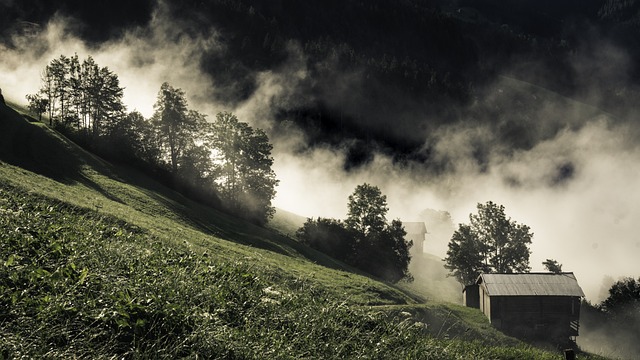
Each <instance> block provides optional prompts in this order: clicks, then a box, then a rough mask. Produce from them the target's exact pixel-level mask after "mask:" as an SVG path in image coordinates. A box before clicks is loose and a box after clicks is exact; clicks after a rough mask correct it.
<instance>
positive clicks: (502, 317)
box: [463, 272, 584, 338]
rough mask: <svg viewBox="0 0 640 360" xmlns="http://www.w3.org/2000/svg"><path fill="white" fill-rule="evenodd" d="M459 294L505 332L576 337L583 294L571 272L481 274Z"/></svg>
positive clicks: (524, 334) (538, 335) (536, 336)
mask: <svg viewBox="0 0 640 360" xmlns="http://www.w3.org/2000/svg"><path fill="white" fill-rule="evenodd" d="M463 294H464V299H465V305H467V306H470V307H476V308H479V309H480V310H481V311H482V312H483V313H484V314H485V315H486V316H487V317H488V318H489V321H490V322H491V324H492V325H493V326H494V327H496V328H498V329H500V330H501V331H503V332H505V333H508V334H511V335H515V336H519V337H531V338H567V337H569V338H573V337H575V336H578V329H579V324H580V300H581V298H582V297H584V293H583V292H582V289H581V288H580V286H579V285H578V281H577V280H576V277H575V276H574V275H573V273H570V272H565V273H558V274H554V273H525V274H481V275H480V276H479V277H478V280H477V281H476V284H474V285H470V286H467V287H465V289H464V291H463Z"/></svg>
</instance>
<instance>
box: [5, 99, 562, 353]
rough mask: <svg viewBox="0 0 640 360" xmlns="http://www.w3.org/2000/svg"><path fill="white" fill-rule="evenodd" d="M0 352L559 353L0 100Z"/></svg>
mask: <svg viewBox="0 0 640 360" xmlns="http://www.w3.org/2000/svg"><path fill="white" fill-rule="evenodd" d="M0 215H1V216H0V244H1V245H2V246H0V359H9V358H22V357H24V358H34V357H35V358H42V357H44V358H74V357H77V358H92V359H93V358H154V359H155V358H172V359H173V358H224V359H234V358H236V359H264V358H272V359H288V358H292V359H299V358H310V359H311V358H313V359H315V358H327V359H342V358H362V359H365V358H368V359H371V358H375V359H399V358H407V359H429V358H432V359H468V358H478V359H493V358H498V359H500V358H502V359H520V358H524V359H527V358H528V359H560V358H561V356H560V355H559V353H557V352H547V351H543V350H539V349H534V348H531V347H530V346H528V345H525V344H523V343H521V342H519V341H517V340H514V339H512V338H508V337H506V336H504V335H502V334H500V333H499V332H497V331H495V330H494V329H493V328H492V327H491V326H490V325H489V323H488V321H487V320H486V319H485V318H484V317H483V316H482V314H481V313H479V312H478V311H477V310H473V309H467V308H463V307H460V306H455V305H452V304H448V303H427V304H423V303H421V302H420V301H419V299H420V296H418V295H416V294H414V293H411V292H409V291H408V290H405V291H402V290H400V288H398V287H395V286H391V285H389V284H385V283H381V282H379V281H376V280H375V279H372V278H369V277H367V276H363V274H360V273H358V272H356V271H354V270H353V269H351V268H348V267H347V266H345V265H344V264H341V263H339V262H336V261H334V260H332V259H330V258H328V257H326V256H324V255H323V254H321V253H318V252H316V251H313V250H312V249H309V248H307V247H305V246H302V245H301V244H299V243H297V242H296V241H294V240H293V239H291V238H289V237H286V236H283V235H281V234H280V233H277V232H273V231H271V230H269V229H266V228H261V227H256V226H253V225H251V224H249V223H246V222H244V221H241V220H238V219H236V218H233V217H230V216H228V215H226V214H223V213H220V212H218V211H216V210H215V209H211V208H207V207H204V206H202V205H200V204H198V203H196V202H193V201H190V200H188V199H186V198H184V197H182V196H180V195H179V194H177V193H175V192H173V191H171V190H170V189H167V188H165V187H163V186H162V185H160V184H158V183H156V182H154V181H152V180H151V179H149V178H148V177H146V176H145V175H144V174H141V173H139V172H137V171H135V170H132V169H126V168H121V167H116V166H112V165H110V164H109V163H106V162H104V161H102V160H101V159H99V158H97V157H95V156H93V155H91V154H89V153H87V152H85V151H84V150H82V149H81V148H79V147H77V146H75V144H73V143H72V142H69V141H68V140H67V139H65V138H64V137H62V136H60V135H58V134H57V133H55V132H53V131H52V130H50V129H48V128H47V127H46V126H43V125H42V124H30V123H27V122H26V121H25V120H24V119H23V118H22V117H21V116H20V115H19V114H18V113H16V112H14V111H13V110H10V109H8V108H0Z"/></svg>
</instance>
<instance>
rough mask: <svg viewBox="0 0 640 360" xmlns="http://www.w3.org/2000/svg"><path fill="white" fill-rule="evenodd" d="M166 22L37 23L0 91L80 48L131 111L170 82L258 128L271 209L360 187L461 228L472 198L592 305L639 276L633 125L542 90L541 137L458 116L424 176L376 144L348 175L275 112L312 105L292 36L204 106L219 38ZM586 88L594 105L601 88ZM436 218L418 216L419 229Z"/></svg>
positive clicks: (212, 86)
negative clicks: (86, 33)
mask: <svg viewBox="0 0 640 360" xmlns="http://www.w3.org/2000/svg"><path fill="white" fill-rule="evenodd" d="M169 18H170V17H169V16H168V14H166V11H165V10H164V7H163V6H162V4H160V5H159V6H158V8H157V9H156V11H155V13H154V16H153V17H152V20H151V22H150V23H149V25H148V26H144V27H138V28H134V29H130V30H128V31H127V32H125V33H124V34H122V36H120V37H118V38H117V39H113V40H111V41H108V42H106V43H102V44H99V45H96V44H88V43H86V42H84V41H83V40H81V39H79V38H78V37H76V36H75V35H74V32H73V29H74V26H73V21H72V20H70V19H66V18H63V17H61V16H56V17H54V18H53V19H52V20H51V21H50V22H49V23H46V24H40V26H39V29H38V31H37V32H35V33H34V34H26V35H25V34H22V33H18V34H16V37H14V39H13V45H14V46H13V47H4V48H1V49H0V52H1V53H2V57H1V58H0V87H1V88H2V89H3V94H4V96H5V97H6V98H7V99H8V100H11V101H14V102H18V103H24V102H25V100H24V96H25V95H26V94H28V93H35V92H36V91H37V89H38V88H39V86H40V73H41V71H42V69H44V67H45V66H46V64H47V63H48V62H49V61H50V60H51V59H53V58H55V57H58V56H60V55H61V54H64V55H67V56H71V55H73V54H74V53H77V54H78V55H79V56H80V58H81V59H83V58H85V57H86V56H87V55H91V56H93V57H94V58H95V60H96V62H97V63H98V64H99V65H100V66H107V67H109V68H110V69H111V70H113V71H114V72H115V73H116V74H117V75H118V76H119V79H120V81H121V85H122V86H124V87H125V95H124V102H125V104H126V105H127V107H128V110H138V111H140V112H142V113H143V114H144V115H145V116H147V117H148V116H150V115H151V114H152V113H153V103H154V102H155V98H156V94H157V92H158V90H159V88H160V85H161V84H162V83H163V82H165V81H167V82H169V83H171V84H172V85H173V86H174V87H179V88H182V89H183V90H185V91H186V93H187V98H188V100H189V105H190V107H192V108H194V109H197V110H199V111H202V112H204V113H206V114H208V115H209V118H212V117H214V116H215V113H216V112H218V111H223V110H225V111H234V112H235V113H236V114H237V115H238V116H239V118H240V120H242V121H247V122H249V123H251V124H252V125H254V126H258V127H261V128H264V129H265V130H266V131H267V132H268V134H269V136H270V138H271V140H272V142H273V143H274V152H273V155H274V158H275V165H274V170H275V172H276V174H277V177H278V178H279V179H280V185H279V187H278V188H277V191H278V194H277V196H276V198H275V200H274V205H275V206H276V207H279V208H282V209H285V210H288V211H291V212H295V213H297V214H300V215H303V216H307V217H312V216H313V217H317V216H323V217H334V218H344V217H345V216H346V210H347V197H348V195H349V194H350V193H351V192H352V191H353V190H354V188H355V187H356V185H358V184H362V183H364V182H367V183H370V184H372V185H376V186H379V187H380V188H381V190H382V192H383V193H384V194H385V195H387V200H388V204H389V208H390V211H389V218H400V219H402V220H405V221H422V220H425V217H424V216H423V215H421V214H422V213H423V212H424V211H425V210H426V209H434V210H437V211H447V212H449V213H450V214H451V219H452V221H453V225H454V226H457V224H458V223H464V222H468V216H469V214H470V213H471V212H474V211H475V207H476V204H477V203H484V202H486V201H489V200H491V201H494V202H496V203H498V204H502V205H504V206H505V207H506V212H507V214H508V216H510V217H511V218H512V219H513V220H515V221H517V222H519V223H524V224H527V225H529V226H530V227H531V229H532V231H533V232H534V238H533V243H532V246H531V250H532V254H531V266H532V268H533V270H534V271H536V270H538V271H542V270H543V267H542V264H541V263H542V261H544V260H545V259H547V258H553V259H556V260H558V261H559V262H560V263H562V264H563V270H565V271H573V272H574V273H575V274H576V277H577V279H578V281H579V283H580V285H581V286H582V287H583V289H584V291H585V293H586V295H587V298H588V299H589V300H590V301H592V302H594V303H595V302H599V301H601V300H603V299H602V296H603V293H602V292H601V288H602V286H603V279H617V278H619V277H621V276H636V277H637V276H638V275H640V262H638V261H637V256H638V255H640V237H639V236H638V235H637V231H636V225H635V224H636V221H637V219H640V205H639V204H640V191H638V189H637V187H638V178H639V176H640V146H639V145H640V142H639V141H638V140H637V139H636V137H635V134H636V132H635V130H634V128H633V126H632V124H630V123H627V122H626V121H620V120H619V119H616V118H614V117H613V116H611V115H608V114H605V113H603V112H601V111H599V110H597V109H596V108H594V107H591V106H587V105H585V104H581V103H579V102H576V101H570V100H567V99H564V98H561V97H560V96H559V95H554V94H551V93H549V92H544V91H542V92H540V94H538V95H535V96H546V97H547V98H546V100H544V101H542V100H540V101H538V100H536V101H538V102H537V103H536V102H535V101H533V100H532V101H533V102H534V106H533V108H532V110H531V114H530V115H531V116H530V118H531V121H530V123H529V124H526V126H525V128H527V129H528V130H529V131H531V132H534V133H536V134H538V133H539V134H542V135H540V136H538V137H536V141H535V142H534V143H532V144H531V146H528V147H519V148H509V147H507V146H505V145H504V142H503V141H501V140H502V139H500V138H498V136H499V135H497V133H496V132H495V131H493V129H492V128H491V127H490V126H487V121H465V119H461V121H458V122H455V123H449V124H442V125H438V127H437V128H435V129H434V130H433V131H432V132H431V133H429V134H428V136H425V146H426V143H427V141H430V143H429V144H430V145H431V146H432V149H433V150H434V155H433V156H434V158H435V159H440V160H442V161H446V163H447V164H448V167H447V171H444V172H441V173H434V172H433V171H430V170H429V169H428V167H426V166H424V165H421V164H419V163H411V162H409V163H402V164H401V163H397V162H394V160H393V158H392V157H391V156H390V155H388V154H385V153H383V152H374V155H373V158H372V161H370V162H368V163H366V164H364V165H362V166H360V167H357V168H354V169H350V170H349V171H347V170H345V167H344V163H345V157H346V149H347V147H348V145H349V143H348V141H347V142H345V144H344V146H343V147H341V146H329V145H323V144H308V141H307V140H308V139H307V138H306V135H305V134H304V132H303V131H302V130H301V129H300V128H298V126H297V125H296V124H295V122H293V121H279V122H276V121H275V120H274V118H275V109H276V108H280V109H281V108H287V107H288V106H291V107H293V106H300V105H301V104H302V105H304V103H305V102H306V101H309V100H310V96H311V95H308V94H305V93H304V92H303V88H304V86H303V84H304V82H305V81H306V79H307V76H308V69H307V68H306V61H305V60H306V59H305V55H304V53H303V52H302V51H301V49H300V46H299V45H297V44H295V43H291V44H289V54H290V56H289V60H288V62H287V63H286V64H284V65H283V66H281V67H279V68H275V69H271V70H270V71H264V72H259V73H255V74H254V78H255V83H256V85H257V88H256V90H255V92H254V93H253V94H252V96H251V97H250V98H249V99H248V100H245V101H242V102H240V103H238V104H234V105H233V107H229V106H225V105H224V104H219V103H216V102H215V101H212V100H211V99H213V96H212V94H214V93H215V92H216V91H220V89H217V85H216V79H215V76H210V75H209V74H205V73H203V72H202V71H201V70H200V60H201V56H202V54H203V53H206V52H212V51H218V52H221V53H224V52H225V44H224V43H223V42H221V41H220V40H219V37H218V36H217V33H216V32H215V31H214V30H211V31H210V33H209V34H207V35H206V36H194V35H188V34H187V33H185V32H182V31H181V30H180V27H179V26H177V25H176V24H172V23H171V21H170V19H169ZM602 46H603V48H606V49H607V51H608V53H609V54H613V55H611V56H608V57H607V56H602V57H601V58H593V59H588V62H585V61H581V62H576V64H575V67H576V71H587V70H585V69H593V67H595V66H597V65H598V62H600V61H602V62H607V64H608V65H607V69H608V70H607V71H616V74H619V71H620V70H619V68H618V70H612V69H615V68H616V66H614V65H619V67H624V65H625V63H626V61H627V59H626V58H625V56H624V53H623V52H621V51H620V50H618V49H615V48H612V46H611V45H609V44H603V45H602ZM612 62H613V64H612ZM347 75H348V76H344V77H341V78H342V80H341V81H344V82H348V84H342V85H344V86H336V89H337V90H336V93H334V94H332V95H331V96H334V97H340V88H343V89H347V90H348V91H353V89H354V87H356V86H358V84H360V82H361V79H360V78H359V76H360V75H359V74H358V73H357V72H354V73H352V74H347ZM612 76H613V75H612ZM616 76H617V75H616ZM585 82H586V80H585ZM338 85H340V84H338ZM528 86H529V85H527V84H523V83H520V82H518V81H517V80H514V79H511V78H508V77H502V78H498V79H496V81H495V83H494V84H493V85H492V86H490V87H488V88H487V89H486V90H484V91H483V92H482V93H480V94H477V99H476V103H481V104H482V103H491V102H494V101H495V98H500V99H501V100H500V101H501V103H503V104H509V103H510V102H511V101H510V98H509V97H510V94H512V93H519V94H520V95H521V94H522V93H523V92H525V93H526V91H527V89H528ZM585 88H588V84H585ZM347 90H345V91H347ZM587 95H588V96H587V97H588V98H590V99H595V100H594V101H593V103H596V104H597V97H598V96H599V94H597V93H589V94H587ZM352 96H357V94H356V95H352ZM532 96H533V95H532ZM554 96H557V98H554ZM534 100H535V99H534ZM514 102H515V101H514ZM501 111H502V112H503V113H504V114H509V113H510V112H513V111H519V110H518V109H510V108H503V109H501ZM407 113H410V114H412V115H411V116H413V117H417V118H415V119H414V120H415V121H414V122H415V123H420V122H421V121H427V119H424V120H422V119H420V118H419V117H420V115H419V114H417V113H416V112H412V111H411V109H409V110H408V112H407ZM461 113H463V114H464V111H463V112H461ZM556 119H562V120H561V121H562V122H560V123H559V122H558V121H556ZM405 125H406V124H403V126H405ZM401 131H406V133H407V137H411V138H414V137H415V136H416V133H420V134H421V132H416V131H413V130H412V129H411V128H402V129H396V131H395V133H396V134H397V133H398V132H401ZM427 137H428V139H427ZM477 144H480V146H481V147H482V148H483V149H484V151H485V153H486V156H485V161H484V163H483V164H479V163H478V161H477V158H476V156H475V152H476V150H477ZM441 226H442V224H436V223H432V224H430V223H429V222H427V227H428V230H429V228H431V227H433V228H437V227H441ZM451 229H453V228H451ZM446 235H447V234H446V231H445V232H444V234H443V231H435V232H431V235H428V237H427V243H428V244H429V243H430V245H429V246H428V247H429V248H430V249H432V251H433V252H434V253H435V255H437V256H440V257H442V256H444V255H445V251H446V243H447V241H448V238H447V236H446Z"/></svg>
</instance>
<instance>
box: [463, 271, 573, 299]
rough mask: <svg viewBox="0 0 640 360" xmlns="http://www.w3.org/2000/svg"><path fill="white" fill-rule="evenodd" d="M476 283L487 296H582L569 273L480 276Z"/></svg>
mask: <svg viewBox="0 0 640 360" xmlns="http://www.w3.org/2000/svg"><path fill="white" fill-rule="evenodd" d="M476 283H477V284H483V286H484V287H485V289H486V290H487V293H488V294H489V296H531V295H535V296H579V297H583V296H584V292H582V289H581V288H580V285H578V281H577V280H576V277H575V276H574V275H573V273H571V272H565V273H559V274H554V273H525V274H481V275H480V276H479V277H478V280H477V281H476Z"/></svg>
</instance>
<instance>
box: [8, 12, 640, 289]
mask: <svg viewBox="0 0 640 360" xmlns="http://www.w3.org/2000/svg"><path fill="white" fill-rule="evenodd" d="M0 14H1V15H0V20H1V21H0V34H2V39H1V40H2V41H1V45H0V48H1V51H2V58H1V59H0V87H1V88H3V89H7V90H8V89H11V91H5V96H13V97H14V99H12V100H15V101H17V102H23V101H24V95H25V94H27V93H33V92H35V91H37V87H38V84H39V81H40V71H41V70H42V68H43V67H44V66H45V65H46V64H47V62H48V61H50V60H51V59H52V58H54V57H57V56H59V55H60V54H66V55H71V54H73V53H78V54H79V55H80V56H81V57H84V56H86V55H89V54H90V55H92V56H94V57H95V58H96V60H97V61H98V62H99V63H100V64H104V65H106V66H108V67H109V68H110V69H112V70H113V71H114V72H115V73H117V74H118V75H119V77H120V79H121V82H122V85H123V86H124V87H125V97H124V100H125V103H126V104H127V106H128V108H129V110H134V109H137V110H140V111H141V112H143V113H144V114H145V115H147V116H149V115H150V113H151V111H152V108H151V107H152V105H153V103H154V101H155V96H156V94H157V90H158V88H159V87H160V84H162V82H164V81H168V82H170V83H172V84H174V85H175V86H177V87H180V88H183V89H185V91H186V93H187V94H189V102H190V104H193V105H194V107H196V108H198V109H199V110H202V111H203V112H204V113H207V114H209V116H210V117H211V116H212V115H213V114H215V113H216V112H217V111H221V110H232V111H234V113H236V114H238V116H239V118H241V120H243V121H247V122H249V123H251V124H252V125H253V126H257V127H261V128H264V129H265V130H266V131H267V132H268V134H269V138H270V139H272V141H273V143H274V157H275V160H276V162H275V165H274V170H275V171H276V174H277V176H278V178H279V179H280V180H281V185H280V187H279V188H278V195H277V197H276V199H275V204H276V205H277V206H279V207H282V208H284V209H286V210H290V211H292V212H295V213H297V214H300V215H303V216H333V217H336V218H342V217H344V213H345V212H346V199H347V196H348V194H349V193H351V191H352V190H353V188H354V187H355V186H356V185H357V184H360V183H362V182H365V181H366V182H370V183H374V184H375V185H378V186H380V187H381V189H382V191H383V192H384V193H385V194H388V198H389V207H390V215H391V216H390V217H400V218H402V219H403V220H407V221H413V220H417V219H420V214H421V213H422V212H423V211H424V209H435V210H438V211H448V212H449V213H450V214H451V220H452V222H453V223H454V224H455V223H460V222H466V221H467V216H468V214H469V213H470V212H472V211H473V209H474V208H475V204H476V203H478V202H481V203H482V202H485V201H487V200H492V201H495V202H497V203H501V204H504V205H505V206H506V208H507V212H508V213H509V214H510V215H511V216H512V217H513V218H514V219H516V220H518V221H519V222H523V223H526V224H528V225H529V226H531V228H532V231H533V232H534V234H535V236H534V239H533V245H532V251H533V254H532V258H531V261H532V265H533V267H534V270H536V266H537V267H538V268H539V269H541V265H540V263H541V262H542V261H543V260H544V259H546V258H549V257H552V258H557V259H558V260H559V261H560V262H562V263H563V264H564V265H565V268H566V269H567V270H572V271H574V272H575V273H576V276H577V277H578V280H579V281H580V283H581V285H583V287H584V288H585V291H586V292H587V296H588V298H589V299H592V300H594V301H597V300H601V299H598V298H597V297H598V294H600V288H601V286H602V281H603V278H604V276H605V275H609V276H611V277H613V278H617V277H620V276H629V275H635V276H637V274H638V273H639V272H640V268H639V267H638V265H637V262H636V261H635V258H636V256H637V254H638V253H639V252H640V242H639V240H638V238H637V236H636V235H635V219H637V218H638V217H639V216H640V209H639V208H638V206H637V204H638V203H639V201H638V200H640V194H638V192H637V190H636V186H635V183H636V181H637V177H638V174H640V165H638V164H640V161H639V160H640V148H639V146H638V145H639V141H638V135H639V134H638V127H637V125H636V120H635V119H636V115H637V114H636V112H635V109H634V106H633V105H634V104H635V103H637V98H638V83H639V78H640V76H639V74H640V72H639V71H638V70H639V69H638V64H640V61H638V60H640V55H639V54H640V52H639V51H638V49H640V44H638V43H637V39H638V38H640V37H638V36H637V35H638V26H637V21H636V19H637V18H638V5H636V2H634V1H609V0H607V1H605V0H600V1H596V0H590V1H577V0H576V1H565V2H563V3H562V4H561V5H560V4H556V3H555V2H551V1H519V2H517V3H515V2H514V3H510V4H509V5H504V4H503V2H498V1H491V0H482V1H463V0H460V1H444V0H440V1H436V0H433V1H418V0H403V1H391V0H381V1H376V2H361V1H355V0H348V1H304V2H299V1H298V2H296V1H284V0H283V1H266V0H265V1H249V0H237V1H222V0H220V1H209V2H201V1H172V0H164V1H143V2H135V3H134V2H125V1H115V2H109V5H108V6H107V5H93V4H92V5H86V4H85V3H84V2H80V1H72V0H67V1H59V2H55V3H52V2H49V1H44V0H34V1H12V0H0ZM431 240H432V241H435V240H434V239H433V238H432V239H431ZM428 241H429V238H428ZM437 241H440V242H443V241H446V240H442V239H440V240H437ZM444 247H446V244H442V243H439V244H436V246H433V248H438V249H443V248H444ZM437 255H442V254H437Z"/></svg>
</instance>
